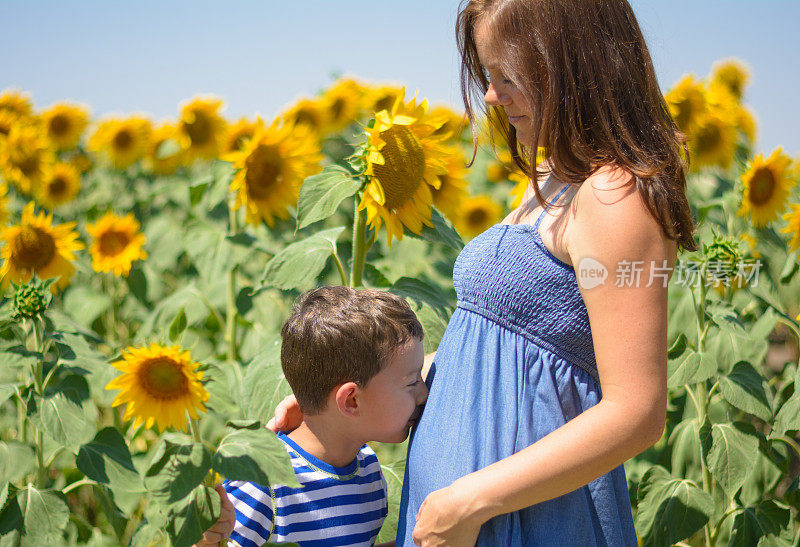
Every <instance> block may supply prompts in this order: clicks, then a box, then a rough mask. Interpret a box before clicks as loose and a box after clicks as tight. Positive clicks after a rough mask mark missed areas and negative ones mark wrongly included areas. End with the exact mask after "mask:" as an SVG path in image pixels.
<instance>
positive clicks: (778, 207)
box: [738, 147, 795, 227]
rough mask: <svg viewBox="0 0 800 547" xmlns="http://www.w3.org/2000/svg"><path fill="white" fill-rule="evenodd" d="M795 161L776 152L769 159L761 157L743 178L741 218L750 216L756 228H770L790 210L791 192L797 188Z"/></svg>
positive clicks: (758, 156) (752, 164)
mask: <svg viewBox="0 0 800 547" xmlns="http://www.w3.org/2000/svg"><path fill="white" fill-rule="evenodd" d="M791 166H792V159H791V158H790V157H789V156H787V155H786V154H784V153H783V149H781V148H780V147H779V148H776V149H775V150H774V151H773V152H772V154H770V156H769V158H767V159H766V160H765V159H764V155H763V154H758V155H757V156H756V157H755V158H753V161H752V162H751V163H750V166H749V168H748V169H747V171H746V172H745V173H744V175H742V183H743V187H744V188H743V191H742V205H741V207H740V208H739V211H738V214H739V216H744V215H749V216H750V220H751V222H752V223H753V226H756V227H762V226H766V225H767V224H768V223H769V222H772V221H773V220H775V219H776V218H777V217H778V215H779V214H780V212H781V211H782V210H783V209H784V207H785V206H786V199H787V197H788V196H789V192H790V191H791V189H792V187H793V186H794V185H795V180H793V178H792V177H793V175H794V173H793V172H792V168H791Z"/></svg>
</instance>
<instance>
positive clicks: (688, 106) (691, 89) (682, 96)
mask: <svg viewBox="0 0 800 547" xmlns="http://www.w3.org/2000/svg"><path fill="white" fill-rule="evenodd" d="M664 99H665V100H666V102H667V106H668V107H669V112H670V114H672V117H673V119H674V120H675V123H676V124H678V128H679V129H680V130H681V131H683V132H685V133H691V131H692V130H693V129H694V128H695V126H696V125H697V124H698V122H699V121H700V119H701V118H702V117H703V115H704V114H705V112H706V89H705V86H704V85H703V84H702V83H700V82H698V81H696V80H695V79H694V76H693V75H691V74H689V75H687V76H684V77H683V78H681V79H680V80H679V81H678V83H677V84H675V86H674V87H673V88H672V89H670V90H669V93H667V94H666V95H665V97H664Z"/></svg>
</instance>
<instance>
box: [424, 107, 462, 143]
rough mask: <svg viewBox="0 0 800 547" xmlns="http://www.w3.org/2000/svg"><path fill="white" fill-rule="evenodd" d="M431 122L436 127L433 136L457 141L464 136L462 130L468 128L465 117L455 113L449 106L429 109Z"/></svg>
mask: <svg viewBox="0 0 800 547" xmlns="http://www.w3.org/2000/svg"><path fill="white" fill-rule="evenodd" d="M431 121H432V123H433V124H434V125H437V126H438V127H437V129H436V131H434V134H435V135H441V136H443V137H446V138H449V139H452V140H457V139H460V138H461V136H462V135H463V134H464V130H465V129H466V128H467V127H469V121H468V120H467V115H466V114H464V113H463V112H460V113H459V112H456V111H455V110H453V109H452V108H450V107H449V106H437V107H436V108H432V109H431Z"/></svg>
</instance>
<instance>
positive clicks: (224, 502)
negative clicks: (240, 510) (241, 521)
mask: <svg viewBox="0 0 800 547" xmlns="http://www.w3.org/2000/svg"><path fill="white" fill-rule="evenodd" d="M214 490H216V491H217V493H218V494H219V499H220V503H221V506H220V515H219V520H218V521H217V522H216V524H214V526H212V527H211V528H209V529H208V530H206V531H205V532H204V533H203V539H201V540H200V541H198V542H197V543H195V544H194V547H219V546H220V545H227V544H228V538H229V537H230V535H231V532H233V526H234V524H236V511H235V510H234V508H233V504H232V503H231V500H230V499H228V493H227V492H225V488H223V487H222V485H221V484H218V485H216V486H214Z"/></svg>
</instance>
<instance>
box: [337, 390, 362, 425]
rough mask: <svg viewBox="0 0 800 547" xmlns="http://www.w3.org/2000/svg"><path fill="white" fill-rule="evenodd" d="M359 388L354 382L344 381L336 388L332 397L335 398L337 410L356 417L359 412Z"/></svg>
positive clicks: (350, 416) (349, 416)
mask: <svg viewBox="0 0 800 547" xmlns="http://www.w3.org/2000/svg"><path fill="white" fill-rule="evenodd" d="M359 392H360V388H359V386H358V384H357V383H355V382H346V383H344V384H342V385H340V386H339V387H338V388H336V393H335V395H334V397H335V398H336V407H337V408H338V409H339V412H341V413H342V414H344V415H345V416H347V417H348V418H357V417H358V416H359V415H360V413H361V408H360V407H359V404H358V403H359V401H358V395H359Z"/></svg>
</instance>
